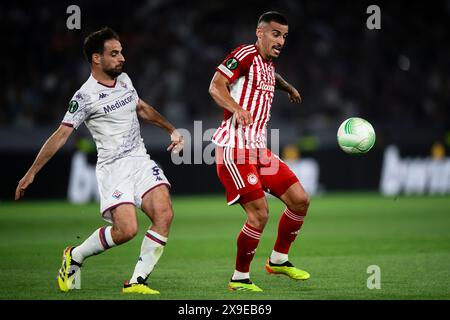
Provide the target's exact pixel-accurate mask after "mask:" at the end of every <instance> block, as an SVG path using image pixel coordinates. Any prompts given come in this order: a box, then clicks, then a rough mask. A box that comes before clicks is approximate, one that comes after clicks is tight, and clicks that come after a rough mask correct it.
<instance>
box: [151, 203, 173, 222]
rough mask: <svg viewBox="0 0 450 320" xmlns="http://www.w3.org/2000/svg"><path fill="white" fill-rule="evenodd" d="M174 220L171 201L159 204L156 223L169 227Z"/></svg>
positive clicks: (155, 217) (156, 211)
mask: <svg viewBox="0 0 450 320" xmlns="http://www.w3.org/2000/svg"><path fill="white" fill-rule="evenodd" d="M172 220H173V209H172V205H171V204H170V202H168V203H166V204H164V205H161V206H159V207H158V208H157V209H156V210H155V216H154V221H153V223H154V224H157V225H160V226H162V227H165V228H168V227H169V226H170V224H171V223H172Z"/></svg>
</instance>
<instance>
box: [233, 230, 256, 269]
mask: <svg viewBox="0 0 450 320" xmlns="http://www.w3.org/2000/svg"><path fill="white" fill-rule="evenodd" d="M261 232H262V231H261V230H258V229H256V228H253V227H252V226H250V225H249V224H247V223H246V224H244V227H243V228H242V230H241V232H240V233H239V236H238V238H237V255H236V270H237V271H239V272H249V270H250V263H251V262H252V260H253V257H254V256H255V252H256V247H258V243H259V238H260V237H261Z"/></svg>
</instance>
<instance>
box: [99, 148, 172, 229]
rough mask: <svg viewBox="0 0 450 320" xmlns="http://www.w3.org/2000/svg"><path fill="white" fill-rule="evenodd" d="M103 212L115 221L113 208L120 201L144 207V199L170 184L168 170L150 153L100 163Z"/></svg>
mask: <svg viewBox="0 0 450 320" xmlns="http://www.w3.org/2000/svg"><path fill="white" fill-rule="evenodd" d="M96 175H97V181H98V189H99V191H100V211H101V213H102V217H103V219H105V220H106V221H108V222H112V217H111V209H114V208H115V207H117V206H118V205H120V204H125V203H129V204H133V205H135V206H136V207H138V208H141V203H142V198H143V197H144V196H145V194H147V193H148V192H149V191H151V190H153V189H154V188H156V187H157V186H160V185H167V186H168V187H170V183H169V181H168V180H167V178H166V176H165V175H164V172H163V171H162V169H161V168H160V167H158V165H157V164H156V163H155V161H153V160H151V159H150V157H149V156H148V155H145V156H128V157H125V158H121V159H118V160H116V161H114V162H113V163H110V164H105V165H102V166H100V167H99V166H97V168H96Z"/></svg>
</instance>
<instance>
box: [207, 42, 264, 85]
mask: <svg viewBox="0 0 450 320" xmlns="http://www.w3.org/2000/svg"><path fill="white" fill-rule="evenodd" d="M256 53H257V50H256V47H255V46H254V45H249V46H240V47H238V48H236V49H234V50H233V51H232V52H231V53H230V54H229V55H227V56H226V58H225V59H224V60H223V61H222V63H221V64H220V65H218V66H217V68H216V70H217V71H218V72H220V73H221V74H223V75H224V76H225V77H226V78H227V79H228V80H229V81H230V83H233V82H234V81H235V80H236V79H237V78H239V77H241V76H244V75H246V74H247V73H248V70H249V68H250V66H251V65H252V61H253V57H254V56H255V54H256Z"/></svg>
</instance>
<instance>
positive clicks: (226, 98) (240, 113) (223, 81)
mask: <svg viewBox="0 0 450 320" xmlns="http://www.w3.org/2000/svg"><path fill="white" fill-rule="evenodd" d="M229 87H230V82H229V81H228V79H227V78H226V77H224V76H223V75H222V74H221V73H220V72H216V73H215V74H214V76H213V78H212V80H211V84H210V85H209V94H210V95H211V97H212V98H213V99H214V101H215V102H216V103H217V104H218V105H219V106H220V107H222V108H224V109H227V110H228V111H230V112H232V113H234V114H236V120H237V122H238V123H239V124H241V125H243V126H246V125H249V124H251V123H252V122H253V119H252V115H251V113H250V112H249V111H247V110H244V109H242V107H241V106H240V105H239V104H237V103H236V101H234V99H233V97H231V95H230V91H229V89H228V88H229Z"/></svg>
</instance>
